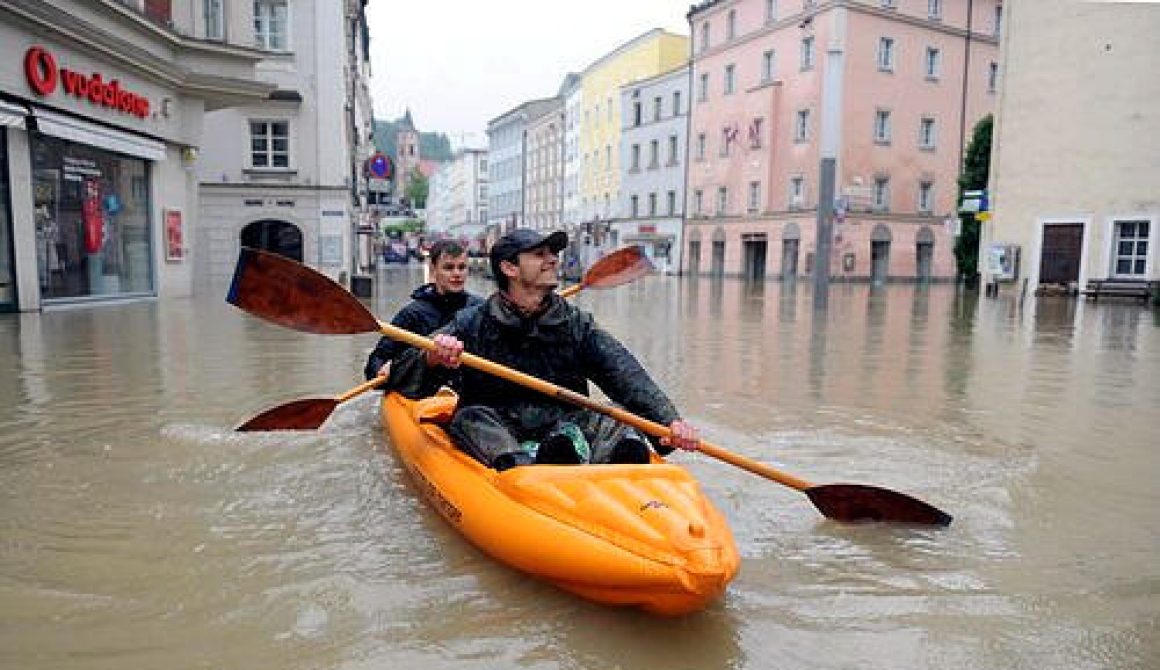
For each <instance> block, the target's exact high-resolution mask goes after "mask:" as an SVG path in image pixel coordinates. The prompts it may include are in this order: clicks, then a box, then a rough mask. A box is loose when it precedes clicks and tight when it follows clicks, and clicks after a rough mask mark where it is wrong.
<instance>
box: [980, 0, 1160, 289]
mask: <svg viewBox="0 0 1160 670" xmlns="http://www.w3.org/2000/svg"><path fill="white" fill-rule="evenodd" d="M1005 7H1006V10H1007V12H1006V16H1005V23H1004V32H1003V36H1002V44H1001V48H1002V50H1003V54H1004V57H1003V70H1002V73H1001V77H1000V95H999V111H998V113H997V115H996V118H995V129H994V143H993V149H992V154H991V184H990V191H991V205H992V208H993V212H992V218H991V220H990V221H988V222H986V223H984V225H983V227H982V231H981V235H980V238H981V239H980V249H979V261H980V268H979V270H980V273H981V274H982V279H983V281H984V282H985V283H992V282H996V281H998V282H999V284H1000V286H1003V285H1005V286H1006V289H1004V290H1008V291H1020V292H1021V291H1023V290H1024V289H1026V290H1028V291H1029V292H1030V291H1033V290H1035V289H1036V288H1038V287H1044V286H1052V285H1063V286H1066V287H1069V288H1076V287H1078V288H1081V289H1082V288H1084V287H1086V285H1087V282H1088V281H1090V280H1094V279H1100V280H1102V279H1131V280H1150V281H1156V280H1160V252H1157V246H1158V242H1160V230H1157V229H1158V228H1160V162H1158V160H1160V159H1158V157H1160V132H1158V131H1160V125H1158V115H1157V110H1160V77H1158V76H1157V74H1156V73H1157V72H1160V48H1157V42H1156V35H1157V34H1158V33H1160V5H1158V4H1155V3H1139V4H1132V3H1037V2H1011V3H1006V4H1005ZM1016 253H1018V257H1019V259H1018V262H1017V263H1016V262H1015V256H1016ZM1001 255H1003V256H1005V257H1006V260H1007V262H1006V263H1004V262H1002V261H1003V258H1001V257H1000V256H1001ZM1005 280H1006V281H1005Z"/></svg>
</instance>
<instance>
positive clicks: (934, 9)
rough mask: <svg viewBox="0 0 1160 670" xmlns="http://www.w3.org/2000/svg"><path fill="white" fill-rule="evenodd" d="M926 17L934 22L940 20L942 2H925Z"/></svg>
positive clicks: (936, 0)
mask: <svg viewBox="0 0 1160 670" xmlns="http://www.w3.org/2000/svg"><path fill="white" fill-rule="evenodd" d="M926 17H927V18H928V19H931V20H934V21H937V20H939V19H941V18H942V0H926Z"/></svg>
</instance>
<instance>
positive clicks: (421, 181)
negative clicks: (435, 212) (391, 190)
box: [405, 169, 427, 209]
mask: <svg viewBox="0 0 1160 670" xmlns="http://www.w3.org/2000/svg"><path fill="white" fill-rule="evenodd" d="M405 192H406V194H407V200H409V201H411V206H412V207H414V208H416V209H425V208H426V207H427V177H424V176H423V173H422V172H420V171H419V170H418V169H415V170H411V174H409V175H408V176H407V187H406V191H405Z"/></svg>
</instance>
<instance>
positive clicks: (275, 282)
mask: <svg viewBox="0 0 1160 670" xmlns="http://www.w3.org/2000/svg"><path fill="white" fill-rule="evenodd" d="M226 302H228V303H230V304H232V305H236V306H237V307H240V308H242V309H244V310H246V311H247V312H249V313H250V314H253V315H254V316H259V317H262V318H263V319H266V320H267V321H273V322H274V323H276V324H278V325H281V326H286V327H288V328H293V329H295V330H300V331H303V332H307V333H316V334H320V335H351V334H354V333H366V332H372V331H377V330H378V329H379V322H378V320H377V319H375V317H374V315H373V314H371V313H370V312H369V311H368V310H367V308H366V307H363V305H362V303H360V302H359V301H358V299H357V298H355V297H354V296H353V295H351V294H350V292H349V291H347V290H346V289H344V288H343V287H341V286H339V285H338V284H336V283H335V282H333V281H331V280H330V278H329V277H326V276H325V275H323V274H320V273H318V272H315V271H314V270H311V269H310V268H308V267H306V266H305V265H302V264H301V263H298V262H297V261H293V260H290V259H289V258H286V257H285V256H279V255H278V254H272V253H269V252H266V251H259V250H257V249H250V248H247V247H243V248H242V251H241V253H240V254H238V265H237V268H235V269H234V280H233V282H232V283H231V284H230V291H229V293H228V294H227V295H226Z"/></svg>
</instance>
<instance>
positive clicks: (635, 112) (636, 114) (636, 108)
mask: <svg viewBox="0 0 1160 670" xmlns="http://www.w3.org/2000/svg"><path fill="white" fill-rule="evenodd" d="M640 116H641V113H640V101H639V100H637V101H636V102H634V103H632V125H633V126H634V127H635V126H639V125H640Z"/></svg>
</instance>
